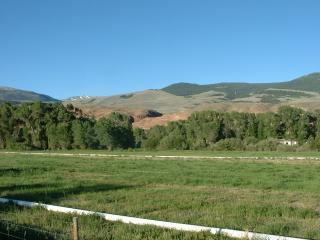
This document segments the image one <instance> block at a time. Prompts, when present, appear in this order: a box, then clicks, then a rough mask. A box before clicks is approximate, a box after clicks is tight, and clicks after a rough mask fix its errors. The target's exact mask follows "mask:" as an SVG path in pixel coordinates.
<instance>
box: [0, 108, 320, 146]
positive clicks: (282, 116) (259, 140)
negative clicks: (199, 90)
mask: <svg viewBox="0 0 320 240" xmlns="http://www.w3.org/2000/svg"><path fill="white" fill-rule="evenodd" d="M132 123H133V119H132V118H131V117H129V116H126V115H123V114H119V113H112V114H110V115H109V116H108V117H107V118H101V119H99V120H96V119H94V118H90V117H87V116H84V115H83V114H82V112H81V110H80V109H78V108H74V107H73V106H72V105H67V106H66V107H65V106H64V105H62V104H61V103H41V102H35V103H24V104H21V105H17V106H13V105H11V104H9V103H5V104H2V105H1V106H0V148H2V149H71V148H75V149H115V148H123V149H127V148H147V149H214V150H247V149H250V150H276V149H277V147H278V145H279V142H278V140H277V139H289V140H297V141H298V142H299V145H300V146H302V145H307V146H308V147H309V148H312V149H318V150H320V113H317V112H315V113H310V112H305V111H303V110H301V109H297V108H292V107H281V108H280V109H279V111H278V112H277V113H262V114H253V113H237V112H230V113H221V112H215V111H203V112H196V113H193V114H192V115H191V116H190V117H189V118H188V119H187V120H185V121H178V122H170V123H169V124H168V125H167V126H155V127H153V128H151V129H149V130H143V129H139V128H135V129H133V127H132Z"/></svg>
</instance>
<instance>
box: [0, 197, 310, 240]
mask: <svg viewBox="0 0 320 240" xmlns="http://www.w3.org/2000/svg"><path fill="white" fill-rule="evenodd" d="M0 203H13V204H16V205H19V206H24V207H42V208H44V209H46V210H48V211H53V212H61V213H70V214H78V215H94V216H99V217H101V218H103V219H105V220H109V221H120V222H123V223H131V224H136V225H152V226H157V227H162V228H167V229H176V230H181V231H191V232H202V231H208V232H210V233H212V234H223V235H226V236H229V237H233V238H240V239H242V238H248V239H268V240H306V239H303V238H294V237H285V236H277V235H269V234H263V233H254V232H247V231H239V230H233V229H223V228H215V227H205V226H198V225H190V224H182V223H173V222H164V221H158V220H150V219H143V218H136V217H128V216H121V215H114V214H108V213H101V212H93V211H87V210H81V209H75V208H67V207H60V206H54V205H48V204H42V203H35V202H28V201H20V200H14V199H7V198H0ZM74 240H77V239H74Z"/></svg>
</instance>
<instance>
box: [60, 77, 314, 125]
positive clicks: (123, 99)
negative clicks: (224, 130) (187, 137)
mask: <svg viewBox="0 0 320 240" xmlns="http://www.w3.org/2000/svg"><path fill="white" fill-rule="evenodd" d="M68 103H72V104H73V105H75V106H77V107H79V108H81V109H82V110H83V111H84V112H85V113H87V114H90V115H94V116H96V117H103V116H105V115H107V114H109V113H110V112H112V111H119V112H123V113H127V114H130V115H131V116H133V117H134V118H135V119H136V122H135V125H136V126H139V127H145V128H149V127H151V126H153V125H156V124H166V123H167V122H168V121H174V120H181V119H186V118H187V117H188V116H189V115H190V114H191V113H192V112H194V111H198V110H207V109H211V110H218V111H246V112H256V113H259V112H266V111H276V110H277V109H278V107H280V106H282V105H291V106H296V107H300V108H303V109H305V110H316V109H320V105H319V103H320V73H313V74H309V75H306V76H302V77H300V78H297V79H294V80H291V81H287V82H279V83H217V84H208V85H198V84H190V83H177V84H172V85H170V86H167V87H165V88H163V89H160V90H146V91H141V92H132V93H126V94H122V95H116V96H91V97H88V96H83V97H73V98H70V99H67V100H65V104H68ZM149 111H155V112H159V113H161V114H163V115H161V114H158V115H157V116H155V115H151V116H150V115H148V114H144V113H148V112H149Z"/></svg>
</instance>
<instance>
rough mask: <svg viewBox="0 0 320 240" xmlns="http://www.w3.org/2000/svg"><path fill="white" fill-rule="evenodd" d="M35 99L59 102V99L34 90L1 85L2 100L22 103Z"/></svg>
mask: <svg viewBox="0 0 320 240" xmlns="http://www.w3.org/2000/svg"><path fill="white" fill-rule="evenodd" d="M34 101H43V102H58V101H59V100H58V99H55V98H53V97H50V96H48V95H45V94H41V93H36V92H33V91H27V90H21V89H17V88H12V87H6V86H0V102H11V103H22V102H34Z"/></svg>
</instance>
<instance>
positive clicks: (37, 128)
mask: <svg viewBox="0 0 320 240" xmlns="http://www.w3.org/2000/svg"><path fill="white" fill-rule="evenodd" d="M132 121H133V120H132V118H130V117H128V116H126V115H122V114H119V113H112V114H111V115H109V116H108V118H101V119H100V120H98V121H96V120H95V119H93V118H89V117H86V116H84V115H83V114H82V112H81V110H80V109H78V108H74V107H73V106H72V105H67V106H66V107H65V106H63V105H62V104H61V103H53V104H51V103H50V104H48V103H42V102H35V103H24V104H21V105H19V106H13V105H11V104H9V103H5V104H2V105H1V106H0V148H2V149H5V148H6V149H71V148H78V149H87V148H107V149H113V148H129V147H133V146H134V137H133V131H132Z"/></svg>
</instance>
